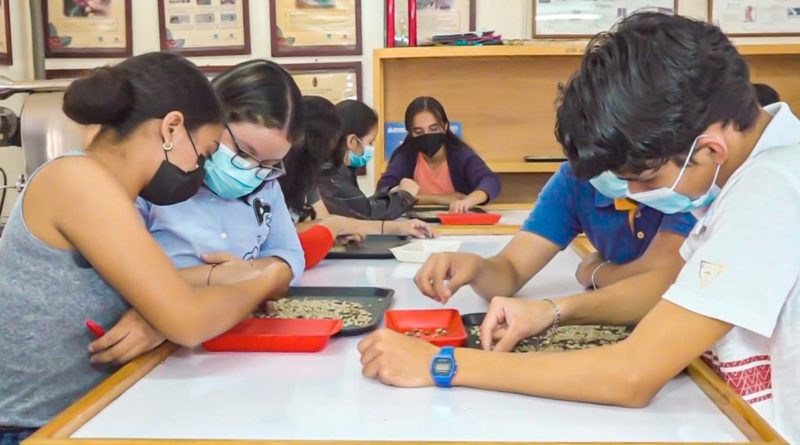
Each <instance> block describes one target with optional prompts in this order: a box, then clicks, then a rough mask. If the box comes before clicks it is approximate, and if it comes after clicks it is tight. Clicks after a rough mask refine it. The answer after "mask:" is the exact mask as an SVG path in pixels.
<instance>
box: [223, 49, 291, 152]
mask: <svg viewBox="0 0 800 445" xmlns="http://www.w3.org/2000/svg"><path fill="white" fill-rule="evenodd" d="M211 84H212V85H213V87H214V91H215V92H216V93H217V97H219V100H220V102H221V103H222V107H223V109H224V111H225V118H226V119H227V122H249V123H253V124H257V125H263V126H265V127H267V128H278V129H285V130H286V134H287V137H288V140H289V142H292V143H295V142H298V141H300V140H302V138H303V121H304V120H303V106H302V104H301V97H302V95H301V94H300V89H299V88H298V87H297V84H296V83H295V81H294V79H292V76H291V75H290V74H289V73H288V72H287V71H286V70H285V69H283V68H282V67H281V66H280V65H278V64H277V63H275V62H271V61H269V60H264V59H255V60H250V61H247V62H243V63H240V64H238V65H236V66H234V67H232V68H231V69H229V70H228V71H225V72H224V73H222V74H220V75H218V76H217V77H215V78H214V79H213V80H212V81H211Z"/></svg>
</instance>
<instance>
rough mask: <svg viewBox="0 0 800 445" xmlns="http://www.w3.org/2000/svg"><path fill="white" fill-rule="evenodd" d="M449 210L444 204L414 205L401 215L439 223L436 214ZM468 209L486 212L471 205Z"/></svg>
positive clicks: (472, 211)
mask: <svg viewBox="0 0 800 445" xmlns="http://www.w3.org/2000/svg"><path fill="white" fill-rule="evenodd" d="M449 211H450V207H446V206H430V207H414V208H412V209H411V210H409V211H408V212H406V213H405V214H404V215H403V216H404V217H406V218H408V219H418V220H420V221H424V222H426V223H432V224H438V223H441V221H440V220H439V217H438V216H436V214H437V213H442V212H444V213H447V212H449ZM469 211H470V213H486V210H483V209H482V208H480V207H473V208H471V209H469Z"/></svg>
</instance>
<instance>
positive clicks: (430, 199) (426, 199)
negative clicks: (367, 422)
mask: <svg viewBox="0 0 800 445" xmlns="http://www.w3.org/2000/svg"><path fill="white" fill-rule="evenodd" d="M417 204H418V205H432V204H450V203H449V202H447V203H443V199H442V195H428V194H422V193H421V194H418V195H417Z"/></svg>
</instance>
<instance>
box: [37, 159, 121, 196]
mask: <svg viewBox="0 0 800 445" xmlns="http://www.w3.org/2000/svg"><path fill="white" fill-rule="evenodd" d="M37 182H38V183H39V184H42V185H45V186H46V187H47V189H48V190H50V191H51V192H52V193H54V194H59V195H64V194H70V195H71V194H76V193H77V194H81V195H82V194H84V193H83V192H86V191H92V192H93V193H113V192H120V191H121V190H122V189H121V187H120V184H119V182H118V181H117V180H116V178H114V175H113V174H112V173H111V171H109V170H108V169H107V168H106V167H105V166H103V165H102V164H101V163H100V162H99V161H97V160H96V159H94V158H91V157H89V156H63V157H60V158H57V159H54V160H52V161H50V162H49V163H47V164H45V165H44V166H43V167H42V168H40V169H39V171H37V172H36V175H35V177H34V180H33V181H32V183H33V184H35V183H37ZM33 184H29V185H33Z"/></svg>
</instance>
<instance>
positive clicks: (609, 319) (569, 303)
mask: <svg viewBox="0 0 800 445" xmlns="http://www.w3.org/2000/svg"><path fill="white" fill-rule="evenodd" d="M679 271H680V265H678V264H676V265H673V266H671V267H662V268H660V269H656V270H651V271H649V272H645V273H643V274H640V275H636V276H633V277H631V278H628V279H625V280H622V281H619V282H617V283H615V284H612V285H610V286H608V287H605V288H602V289H599V290H596V291H593V292H583V293H580V294H577V295H573V296H569V297H564V298H559V299H558V300H556V303H557V304H558V306H559V308H560V309H561V320H562V323H564V324H567V323H569V324H606V325H616V326H622V325H634V324H636V323H638V322H639V321H640V320H641V319H642V317H644V316H645V315H646V314H647V313H648V312H649V311H650V309H652V308H653V307H654V306H655V305H656V303H658V302H659V301H660V300H661V296H662V295H663V294H664V293H665V292H666V291H667V289H668V288H669V286H670V285H671V284H672V282H673V281H675V277H676V276H677V274H678V272H679Z"/></svg>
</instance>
